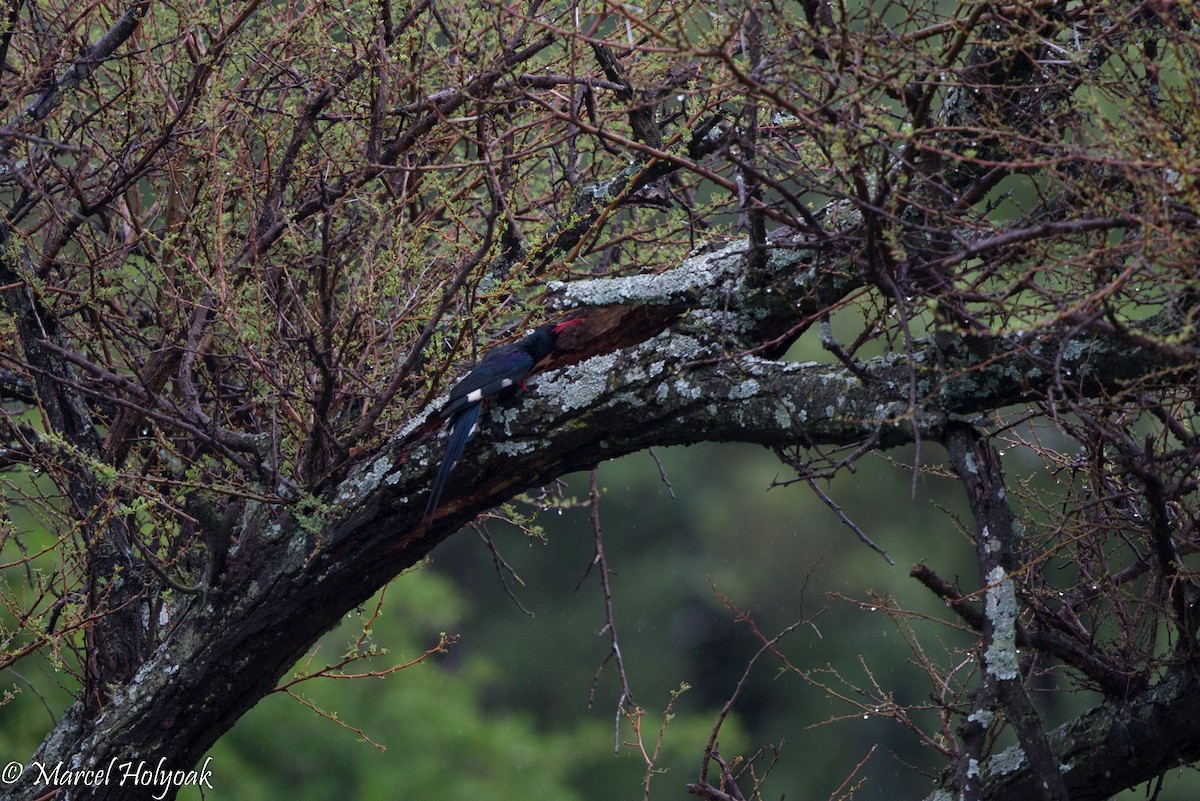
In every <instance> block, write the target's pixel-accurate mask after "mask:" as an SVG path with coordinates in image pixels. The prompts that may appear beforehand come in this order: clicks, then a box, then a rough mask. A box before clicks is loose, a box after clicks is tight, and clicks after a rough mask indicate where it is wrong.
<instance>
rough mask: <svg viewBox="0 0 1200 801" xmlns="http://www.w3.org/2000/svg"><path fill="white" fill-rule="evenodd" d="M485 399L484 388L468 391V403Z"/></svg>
mask: <svg viewBox="0 0 1200 801" xmlns="http://www.w3.org/2000/svg"><path fill="white" fill-rule="evenodd" d="M481 400H483V390H482V389H473V390H471V391H470V392H468V393H467V403H479V401H481Z"/></svg>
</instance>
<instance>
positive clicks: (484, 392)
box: [422, 320, 583, 520]
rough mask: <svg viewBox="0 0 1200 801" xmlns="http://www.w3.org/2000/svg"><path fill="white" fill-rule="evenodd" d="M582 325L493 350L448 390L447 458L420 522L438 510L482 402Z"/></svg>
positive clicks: (540, 332) (552, 326)
mask: <svg viewBox="0 0 1200 801" xmlns="http://www.w3.org/2000/svg"><path fill="white" fill-rule="evenodd" d="M581 322H583V321H582V320H567V321H566V322H562V323H547V324H546V325H543V326H542V327H540V328H538V329H537V330H535V331H533V332H532V333H530V334H528V335H527V336H525V337H524V338H522V339H520V340H518V341H517V342H514V343H512V344H510V345H501V346H500V347H497V348H492V349H491V350H489V351H488V352H487V353H486V354H485V355H484V357H483V359H482V360H481V361H480V362H479V364H477V365H476V366H475V369H474V370H472V371H471V372H469V373H467V374H466V376H464V377H463V379H462V381H459V382H458V383H457V384H455V385H454V389H452V390H450V400H449V402H448V403H447V404H446V408H444V409H442V411H441V417H442V419H443V420H445V419H446V418H449V419H450V441H449V442H448V443H447V444H446V455H445V456H444V457H442V465H441V467H439V468H438V472H437V478H435V479H434V480H433V491H432V492H431V493H430V494H429V503H428V504H427V505H426V506H425V516H424V518H422V519H423V520H429V519H430V518H431V517H433V513H434V512H435V511H437V505H438V501H439V500H440V499H441V497H442V490H443V489H445V488H446V480H447V479H448V478H449V477H450V471H452V470H453V469H454V465H455V464H456V463H457V462H458V458H459V457H460V456H462V452H463V449H464V448H465V447H466V446H467V443H468V442H469V441H470V439H471V437H472V436H473V435H474V434H475V424H476V423H477V422H478V421H479V413H480V410H481V409H482V407H483V404H484V402H485V401H487V400H488V399H489V398H494V397H496V396H497V395H499V394H500V393H502V392H504V391H505V390H507V389H509V388H510V387H512V386H514V385H518V384H522V385H523V383H524V381H525V378H526V377H527V376H528V375H529V373H530V371H532V370H533V368H534V365H536V364H537V363H538V362H540V361H541V360H542V359H544V358H546V357H547V356H549V355H550V354H551V352H553V351H554V347H555V344H556V343H557V340H558V335H559V334H561V333H562V332H563V331H565V330H566V329H568V328H570V327H571V326H573V325H575V324H576V323H581Z"/></svg>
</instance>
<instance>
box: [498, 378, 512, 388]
mask: <svg viewBox="0 0 1200 801" xmlns="http://www.w3.org/2000/svg"><path fill="white" fill-rule="evenodd" d="M512 385H513V382H512V379H511V378H504V379H501V381H500V389H508V388H509V387H511V386H512Z"/></svg>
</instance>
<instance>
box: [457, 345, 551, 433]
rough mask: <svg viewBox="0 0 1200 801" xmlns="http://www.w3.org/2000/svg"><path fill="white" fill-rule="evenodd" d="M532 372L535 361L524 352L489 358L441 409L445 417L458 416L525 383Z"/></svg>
mask: <svg viewBox="0 0 1200 801" xmlns="http://www.w3.org/2000/svg"><path fill="white" fill-rule="evenodd" d="M532 369H533V357H531V356H530V355H529V354H528V353H524V352H523V351H519V350H511V351H507V352H503V353H500V354H497V355H496V356H494V357H493V356H491V354H489V355H488V356H487V357H484V359H483V361H481V362H480V363H479V365H478V366H477V367H476V368H475V369H474V370H472V371H471V372H469V373H467V375H466V376H464V377H463V379H462V381H459V382H458V383H457V384H455V385H454V389H452V390H450V401H449V402H448V403H447V404H446V408H445V409H442V417H450V416H452V415H455V414H458V413H459V412H460V411H462V410H463V409H465V408H466V407H468V406H471V405H473V404H478V403H480V402H482V401H483V399H484V398H491V397H494V396H495V395H496V394H497V393H499V392H502V391H503V390H505V389H507V388H509V387H511V386H512V385H514V384H516V383H517V382H519V381H521V380H522V379H524V378H525V376H527V375H529V371H530V370H532Z"/></svg>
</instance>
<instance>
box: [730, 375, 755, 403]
mask: <svg viewBox="0 0 1200 801" xmlns="http://www.w3.org/2000/svg"><path fill="white" fill-rule="evenodd" d="M758 392H759V383H758V382H757V381H755V380H754V379H753V378H747V379H746V380H745V381H743V382H742V383H740V384H738V385H737V386H735V387H734V388H733V389H731V390H730V391H729V399H730V400H744V399H746V398H753V397H754V396H755V395H757V394H758Z"/></svg>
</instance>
